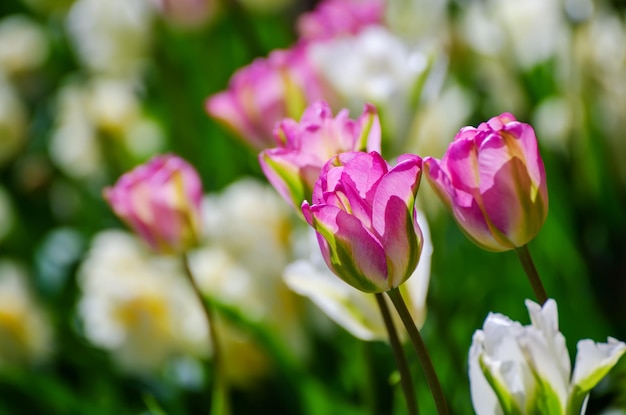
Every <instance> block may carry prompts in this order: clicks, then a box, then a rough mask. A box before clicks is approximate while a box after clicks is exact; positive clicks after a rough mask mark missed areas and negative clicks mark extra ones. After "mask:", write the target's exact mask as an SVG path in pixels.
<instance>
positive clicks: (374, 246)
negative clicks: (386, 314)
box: [302, 202, 390, 292]
mask: <svg viewBox="0 0 626 415" xmlns="http://www.w3.org/2000/svg"><path fill="white" fill-rule="evenodd" d="M302 212H303V214H304V217H305V219H306V220H307V222H308V223H309V224H310V225H311V226H313V228H314V229H315V230H316V231H317V233H318V241H319V243H320V248H321V250H322V254H323V256H324V260H325V261H326V264H327V265H328V267H329V268H330V269H331V270H332V271H333V272H334V273H335V274H336V275H337V276H338V277H340V278H341V279H343V280H344V281H345V282H346V283H348V284H350V285H352V286H353V287H355V288H357V289H359V290H361V291H365V292H383V291H387V290H388V289H389V288H390V287H389V286H388V282H387V264H386V260H385V251H384V250H383V247H382V246H381V245H380V243H379V242H378V241H377V240H376V238H375V237H374V236H373V235H372V234H371V233H370V232H369V231H368V230H367V229H366V228H365V227H363V225H362V224H361V222H360V221H359V220H358V219H357V218H356V217H354V216H352V215H350V214H348V213H346V212H344V211H343V210H341V209H339V208H337V207H335V206H328V205H321V206H320V205H313V206H309V205H308V204H307V203H306V202H305V203H303V205H302Z"/></svg>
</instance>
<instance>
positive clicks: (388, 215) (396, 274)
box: [372, 156, 422, 288]
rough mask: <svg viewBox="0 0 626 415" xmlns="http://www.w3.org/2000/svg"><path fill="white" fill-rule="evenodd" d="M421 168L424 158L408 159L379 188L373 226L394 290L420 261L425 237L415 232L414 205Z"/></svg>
mask: <svg viewBox="0 0 626 415" xmlns="http://www.w3.org/2000/svg"><path fill="white" fill-rule="evenodd" d="M421 166H422V160H421V158H420V157H418V156H413V157H411V158H408V157H405V158H403V160H402V161H401V162H400V163H398V164H397V165H396V166H395V167H393V168H392V169H391V170H390V171H389V172H388V173H387V174H386V175H385V176H383V177H382V179H381V180H380V181H379V183H378V186H377V187H376V193H375V195H374V201H373V205H372V206H373V208H372V227H373V229H374V231H375V232H376V233H377V236H378V237H379V240H380V243H381V244H382V246H383V247H385V254H386V256H387V269H388V271H387V272H388V276H389V279H390V281H389V284H390V288H395V287H397V286H399V285H400V284H402V283H403V282H404V281H406V279H407V278H409V276H410V275H411V273H412V272H413V271H414V270H415V267H416V266H417V262H418V261H419V256H420V253H421V246H422V234H421V231H419V232H416V231H418V230H419V228H418V229H415V224H414V222H413V206H414V204H415V196H416V194H417V189H418V187H419V182H420V178H421ZM416 236H417V238H416ZM407 253H408V255H407Z"/></svg>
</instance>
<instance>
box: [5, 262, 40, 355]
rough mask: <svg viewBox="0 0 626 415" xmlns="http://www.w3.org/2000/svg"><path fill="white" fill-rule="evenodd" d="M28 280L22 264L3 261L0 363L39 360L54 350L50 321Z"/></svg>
mask: <svg viewBox="0 0 626 415" xmlns="http://www.w3.org/2000/svg"><path fill="white" fill-rule="evenodd" d="M26 280H27V275H26V273H25V272H24V270H23V269H22V268H21V267H20V266H18V265H17V264H15V263H13V262H10V261H8V260H2V261H0V366H2V365H7V364H20V363H26V362H38V361H41V360H44V359H46V358H47V357H48V356H49V355H50V352H51V351H52V330H51V327H50V323H49V321H48V319H47V316H46V315H45V314H44V312H43V310H42V309H41V307H40V306H39V305H38V304H37V302H36V301H35V299H34V298H33V296H32V294H31V293H30V291H29V289H28V284H27V282H26Z"/></svg>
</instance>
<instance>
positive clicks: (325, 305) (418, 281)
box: [283, 211, 433, 341]
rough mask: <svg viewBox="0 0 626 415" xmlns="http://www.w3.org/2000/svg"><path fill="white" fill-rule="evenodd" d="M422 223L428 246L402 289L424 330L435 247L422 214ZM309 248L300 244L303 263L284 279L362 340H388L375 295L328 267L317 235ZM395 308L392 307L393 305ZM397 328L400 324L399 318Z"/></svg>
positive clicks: (311, 238) (290, 268)
mask: <svg viewBox="0 0 626 415" xmlns="http://www.w3.org/2000/svg"><path fill="white" fill-rule="evenodd" d="M417 215H418V222H419V225H420V228H421V230H422V235H423V238H424V243H423V246H422V254H421V256H420V260H419V263H418V265H417V268H416V270H415V272H414V273H413V275H412V276H411V277H410V278H409V279H408V280H407V281H406V282H405V283H404V284H402V285H401V286H400V291H401V292H402V295H403V296H404V297H405V300H406V301H407V303H408V305H409V309H410V311H411V314H412V316H413V319H414V320H415V324H417V326H418V327H421V326H422V325H423V324H424V320H425V319H426V295H427V293H428V285H429V281H430V257H431V255H432V250H433V247H432V243H431V242H430V231H429V228H428V223H427V222H426V217H425V216H424V215H423V214H422V213H421V212H419V211H418V213H417ZM307 236H308V237H309V238H308V244H300V245H301V248H302V250H303V251H304V252H303V257H304V258H303V259H299V260H296V261H294V262H292V263H291V264H289V265H288V266H287V267H286V268H285V272H284V275H283V278H284V280H285V282H286V283H287V285H288V286H289V287H290V288H291V289H292V290H293V291H294V292H296V293H298V294H300V295H304V296H306V297H308V298H309V299H310V300H311V301H313V303H315V304H316V305H317V306H318V307H319V308H320V309H321V310H322V311H323V312H324V313H325V314H326V315H328V317H330V318H331V319H332V320H334V321H335V322H336V323H337V324H339V325H340V326H342V327H343V328H345V329H346V330H347V331H348V332H350V333H351V334H352V335H353V336H355V337H357V338H359V339H362V340H367V341H370V340H385V339H387V338H388V335H387V331H386V329H385V325H384V322H383V320H382V317H381V314H380V311H379V309H378V305H377V304H376V299H375V297H374V296H373V295H371V294H367V293H364V292H362V291H359V290H355V289H354V288H353V287H351V286H349V285H348V284H346V283H345V282H343V281H342V280H341V279H340V278H338V277H337V276H336V275H334V274H333V273H332V272H331V271H330V270H329V269H328V267H327V266H326V264H325V263H324V259H323V258H322V255H321V252H320V250H319V249H318V246H317V241H316V240H315V237H314V233H313V232H308V233H307ZM389 304H391V303H389ZM392 315H393V316H395V318H396V324H400V321H399V318H398V317H397V316H396V314H395V313H392Z"/></svg>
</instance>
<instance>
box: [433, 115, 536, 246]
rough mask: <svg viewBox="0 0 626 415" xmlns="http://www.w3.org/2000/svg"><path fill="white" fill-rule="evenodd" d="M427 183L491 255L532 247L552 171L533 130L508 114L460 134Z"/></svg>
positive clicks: (460, 223)
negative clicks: (547, 170) (547, 169)
mask: <svg viewBox="0 0 626 415" xmlns="http://www.w3.org/2000/svg"><path fill="white" fill-rule="evenodd" d="M424 170H425V171H426V178H427V179H428V181H429V182H430V184H431V185H432V187H433V188H434V189H435V191H436V193H437V194H438V195H439V197H440V198H441V199H442V200H443V202H444V203H445V204H446V206H447V207H448V209H449V210H450V211H451V212H452V214H453V215H454V218H455V219H456V221H457V223H458V224H459V226H460V227H461V229H462V230H463V231H464V232H465V234H466V235H467V236H468V237H469V238H470V239H471V240H472V241H473V242H474V243H476V244H477V245H478V246H480V247H481V248H483V249H486V250H489V251H507V250H510V249H515V248H519V247H521V246H524V245H526V244H527V243H528V242H530V241H531V240H532V239H533V238H534V237H535V236H536V235H537V233H539V230H540V229H541V227H542V226H543V223H544V222H545V220H546V216H547V215H548V190H547V186H546V172H545V169H544V166H543V161H542V160H541V156H540V155H539V150H538V147H537V138H536V137H535V132H534V130H533V128H532V127H531V126H530V125H528V124H524V123H521V122H519V121H516V120H515V117H513V115H511V114H508V113H505V114H502V115H500V116H498V117H494V118H492V119H490V120H489V121H488V122H486V123H483V124H481V125H479V126H478V128H474V127H465V128H462V129H461V131H459V133H458V134H457V135H456V137H455V138H454V141H453V142H452V144H450V146H449V147H448V150H447V152H446V154H445V155H444V156H443V158H442V159H441V160H437V159H434V158H431V157H426V158H425V159H424Z"/></svg>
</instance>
